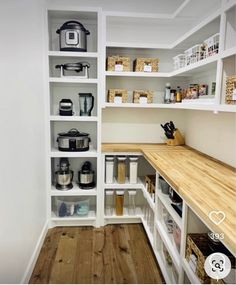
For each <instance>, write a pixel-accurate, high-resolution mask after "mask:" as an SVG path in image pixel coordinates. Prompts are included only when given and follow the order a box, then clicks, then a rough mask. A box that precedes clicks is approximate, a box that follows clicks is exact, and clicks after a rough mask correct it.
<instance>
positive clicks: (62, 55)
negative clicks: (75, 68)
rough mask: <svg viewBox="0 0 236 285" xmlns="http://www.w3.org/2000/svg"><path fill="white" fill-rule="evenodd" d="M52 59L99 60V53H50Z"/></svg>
mask: <svg viewBox="0 0 236 285" xmlns="http://www.w3.org/2000/svg"><path fill="white" fill-rule="evenodd" d="M48 56H51V57H80V58H97V57H98V53H97V52H74V51H49V52H48Z"/></svg>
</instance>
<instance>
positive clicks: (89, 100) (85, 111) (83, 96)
mask: <svg viewBox="0 0 236 285" xmlns="http://www.w3.org/2000/svg"><path fill="white" fill-rule="evenodd" d="M79 105H80V116H91V112H92V110H93V106H94V96H93V95H92V94H91V93H79Z"/></svg>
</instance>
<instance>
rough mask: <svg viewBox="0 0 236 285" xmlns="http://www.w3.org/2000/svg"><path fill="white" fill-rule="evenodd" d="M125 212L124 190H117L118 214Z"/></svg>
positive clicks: (121, 214)
mask: <svg viewBox="0 0 236 285" xmlns="http://www.w3.org/2000/svg"><path fill="white" fill-rule="evenodd" d="M123 214H124V191H116V215H117V216H123Z"/></svg>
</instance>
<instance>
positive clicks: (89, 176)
mask: <svg viewBox="0 0 236 285" xmlns="http://www.w3.org/2000/svg"><path fill="white" fill-rule="evenodd" d="M94 176H95V175H94V171H93V170H92V165H91V162H89V161H85V163H84V164H83V165H82V168H81V170H80V171H78V182H79V183H78V184H79V187H80V188H81V189H92V188H94V187H95V177H94Z"/></svg>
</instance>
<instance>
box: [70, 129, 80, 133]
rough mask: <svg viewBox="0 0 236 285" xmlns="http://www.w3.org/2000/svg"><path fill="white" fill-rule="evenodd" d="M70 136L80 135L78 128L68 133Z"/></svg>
mask: <svg viewBox="0 0 236 285" xmlns="http://www.w3.org/2000/svg"><path fill="white" fill-rule="evenodd" d="M68 134H80V132H79V131H78V130H77V129H76V128H72V129H70V130H69V131H68Z"/></svg>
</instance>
